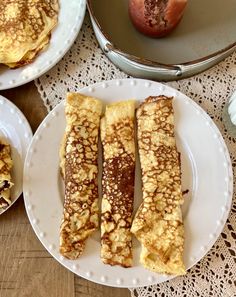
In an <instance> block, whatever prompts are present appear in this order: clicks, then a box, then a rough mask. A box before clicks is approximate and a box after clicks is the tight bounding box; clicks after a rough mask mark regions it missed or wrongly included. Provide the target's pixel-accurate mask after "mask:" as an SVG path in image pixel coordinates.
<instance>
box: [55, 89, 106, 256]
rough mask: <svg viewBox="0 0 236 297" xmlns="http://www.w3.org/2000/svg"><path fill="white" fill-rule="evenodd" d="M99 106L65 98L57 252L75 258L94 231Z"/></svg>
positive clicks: (90, 100)
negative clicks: (62, 194)
mask: <svg viewBox="0 0 236 297" xmlns="http://www.w3.org/2000/svg"><path fill="white" fill-rule="evenodd" d="M101 112H102V103H101V102H100V101H99V100H97V99H95V98H92V97H88V96H84V95H81V94H76V93H69V94H68V95H67V99H66V107H65V113H66V122H67V124H66V133H65V137H64V140H63V142H62V146H63V147H64V149H61V151H60V155H61V162H60V166H61V171H62V173H63V175H64V179H65V201H64V213H63V220H62V224H61V228H60V253H61V254H62V255H63V256H65V257H67V258H69V259H76V258H78V257H79V256H80V255H81V253H82V252H83V250H84V247H85V241H86V239H87V238H88V237H89V235H90V234H91V233H92V232H93V231H94V230H95V229H97V228H98V182H97V174H98V167H97V156H98V132H99V123H100V116H101Z"/></svg>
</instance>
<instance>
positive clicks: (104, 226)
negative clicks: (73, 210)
mask: <svg viewBox="0 0 236 297" xmlns="http://www.w3.org/2000/svg"><path fill="white" fill-rule="evenodd" d="M134 110H135V104H134V101H131V100H129V101H123V102H119V103H114V104H110V105H108V106H107V107H106V112H105V116H104V117H103V118H102V120H101V140H102V146H103V174H102V193H103V194H102V210H101V211H102V213H101V245H102V246H101V259H102V261H103V262H104V263H105V264H110V265H120V266H123V267H130V266H132V238H131V232H130V228H131V216H132V211H133V196H134V174H135V144H134Z"/></svg>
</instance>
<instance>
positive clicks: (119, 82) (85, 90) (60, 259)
mask: <svg viewBox="0 0 236 297" xmlns="http://www.w3.org/2000/svg"><path fill="white" fill-rule="evenodd" d="M124 82H125V83H126V82H129V83H130V86H134V85H136V84H137V83H139V82H143V84H147V85H150V84H158V85H159V86H160V87H161V88H162V90H161V91H163V92H165V90H171V91H172V92H175V93H176V95H177V94H181V96H184V97H185V99H186V100H187V101H188V102H191V103H192V104H193V105H194V106H195V108H196V107H197V108H198V110H200V111H201V113H202V115H203V116H204V118H206V119H207V120H208V121H209V122H210V123H211V126H212V129H213V131H214V132H215V135H216V136H217V138H218V140H219V142H220V143H221V144H222V145H223V147H224V156H225V159H227V161H228V162H227V177H228V179H229V183H228V187H227V190H228V200H227V202H228V203H229V204H230V207H228V208H227V209H225V210H224V212H223V215H222V217H221V219H220V224H219V225H218V226H217V229H216V231H217V232H216V233H217V235H216V236H215V237H213V238H211V239H210V241H208V244H207V247H206V246H205V249H204V250H201V251H200V254H198V255H197V256H196V258H195V261H193V262H192V264H191V266H190V267H188V269H190V268H192V267H193V266H195V265H196V263H198V262H199V261H200V260H201V259H202V258H203V257H204V256H205V255H206V254H207V253H208V252H209V250H210V249H211V248H212V246H213V245H214V244H215V242H216V241H217V239H218V238H219V236H220V234H221V232H222V230H223V228H224V226H225V223H226V221H227V218H228V216H229V212H230V209H231V205H232V195H233V170H232V162H231V158H230V154H229V151H228V147H227V145H226V143H225V141H224V138H223V136H222V134H221V132H220V130H219V128H218V127H217V125H216V124H215V122H214V121H213V120H212V119H211V117H210V116H209V115H208V114H207V113H206V111H205V110H204V109H203V108H202V107H201V106H200V105H198V104H197V103H196V102H195V101H194V100H192V99H191V98H190V97H188V96H186V95H185V94H183V93H182V92H180V91H178V90H176V89H174V88H173V87H170V86H167V85H164V84H162V83H159V82H154V81H150V80H145V79H132V78H126V79H113V80H106V81H102V82H98V83H95V84H92V85H89V86H86V87H83V88H81V89H78V90H77V92H81V93H86V94H88V95H89V94H90V95H91V96H92V94H93V91H94V88H96V87H98V86H101V87H102V88H105V87H109V84H110V83H113V84H116V86H121V85H122V84H123V83H124ZM159 90H160V89H158V91H159ZM64 104H65V100H63V101H61V102H60V103H59V104H57V105H56V106H55V107H54V109H53V110H52V111H50V113H49V114H48V115H47V116H46V117H45V119H44V120H43V121H42V123H41V124H40V126H39V127H38V129H37V131H36V132H35V136H36V135H37V132H38V131H39V132H41V129H42V128H43V127H45V125H47V124H46V123H47V121H48V120H50V118H51V117H52V116H53V115H52V114H53V112H54V114H55V113H56V112H57V109H60V108H62V106H63V105H64ZM33 142H34V137H33V139H32V141H31V144H30V147H31V145H32V144H33ZM30 147H29V148H30ZM30 157H31V156H30V155H29V150H28V153H27V156H26V159H25V164H24V175H23V193H24V195H23V197H24V203H25V208H26V212H27V216H28V218H29V221H30V224H31V226H32V228H33V230H34V232H35V233H36V235H37V237H38V239H39V240H40V242H41V243H42V244H43V246H44V247H45V248H46V250H47V251H48V252H49V253H50V254H51V255H52V256H53V258H55V259H56V260H57V261H58V262H59V263H60V264H61V265H63V266H64V267H66V268H67V269H69V270H70V271H72V272H73V273H75V274H76V275H78V276H81V277H83V278H85V279H87V280H89V281H93V282H95V283H99V284H101V285H106V286H111V287H120V288H135V287H140V285H139V284H138V283H133V284H132V285H127V284H126V285H125V284H122V283H121V284H118V283H116V284H115V283H114V281H113V283H109V282H106V281H102V280H94V279H93V278H91V276H88V275H86V274H84V273H81V272H80V271H79V270H77V269H76V268H75V267H73V266H76V265H70V266H69V265H68V262H66V261H68V260H67V259H65V258H64V257H63V256H60V257H58V256H56V255H54V254H53V250H52V249H51V248H50V246H48V245H47V243H46V240H45V241H44V240H43V238H42V237H41V236H40V231H38V230H37V229H39V228H38V227H37V226H36V225H35V224H34V223H33V222H32V220H33V219H32V214H31V208H30V207H29V205H30V204H29V205H28V201H27V200H28V198H27V196H28V195H25V192H26V188H27V186H26V184H27V181H26V180H25V176H26V172H27V168H26V161H27V159H28V158H30ZM41 234H42V232H41ZM64 260H65V261H64ZM175 277H176V276H170V277H169V276H168V277H167V278H166V279H165V280H164V281H167V280H170V279H173V278H175ZM156 283H157V282H156V281H150V282H149V283H148V281H147V280H146V284H145V285H143V286H146V285H147V286H148V285H154V284H156Z"/></svg>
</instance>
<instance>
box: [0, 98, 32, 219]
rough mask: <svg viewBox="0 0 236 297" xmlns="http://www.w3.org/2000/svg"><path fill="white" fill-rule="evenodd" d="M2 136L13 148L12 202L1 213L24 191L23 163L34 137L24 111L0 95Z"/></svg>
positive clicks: (0, 127) (0, 134)
mask: <svg viewBox="0 0 236 297" xmlns="http://www.w3.org/2000/svg"><path fill="white" fill-rule="evenodd" d="M0 138H3V139H5V140H6V141H7V142H8V143H10V145H11V149H12V152H11V154H12V159H13V168H12V172H11V174H12V181H13V183H14V186H13V187H12V188H11V199H12V203H11V204H10V205H9V206H8V207H7V208H4V209H2V210H1V209H0V215H1V214H2V213H4V212H5V211H6V210H7V209H8V208H9V207H11V205H12V204H13V203H14V202H15V201H16V200H17V199H18V198H19V196H20V194H21V193H22V183H23V165H24V161H25V156H26V152H27V149H28V147H29V144H30V141H31V139H32V131H31V128H30V125H29V123H28V122H27V120H26V118H25V116H24V115H23V113H22V112H21V111H20V110H19V109H18V108H17V107H16V106H15V105H14V104H13V103H12V102H10V101H9V100H7V99H6V98H4V97H3V96H0Z"/></svg>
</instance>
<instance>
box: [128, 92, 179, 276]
mask: <svg viewBox="0 0 236 297" xmlns="http://www.w3.org/2000/svg"><path fill="white" fill-rule="evenodd" d="M137 122H138V147H139V156H140V162H141V170H142V183H143V201H142V204H141V205H140V207H139V209H138V211H137V213H136V215H135V218H134V220H133V223H132V228H131V232H132V233H134V234H135V236H136V237H137V239H138V240H139V241H140V242H141V246H142V250H141V255H140V262H141V263H142V264H143V265H144V267H145V268H147V269H149V270H151V271H154V272H158V273H167V274H174V275H181V274H185V266H184V263H183V250H184V226H183V220H182V213H181V205H182V204H183V195H182V190H181V171H180V154H179V153H178V151H177V148H176V143H175V136H174V112H173V107H172V98H168V97H165V96H158V97H149V98H147V99H146V100H145V101H144V103H143V104H141V105H140V107H139V108H138V110H137Z"/></svg>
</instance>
